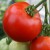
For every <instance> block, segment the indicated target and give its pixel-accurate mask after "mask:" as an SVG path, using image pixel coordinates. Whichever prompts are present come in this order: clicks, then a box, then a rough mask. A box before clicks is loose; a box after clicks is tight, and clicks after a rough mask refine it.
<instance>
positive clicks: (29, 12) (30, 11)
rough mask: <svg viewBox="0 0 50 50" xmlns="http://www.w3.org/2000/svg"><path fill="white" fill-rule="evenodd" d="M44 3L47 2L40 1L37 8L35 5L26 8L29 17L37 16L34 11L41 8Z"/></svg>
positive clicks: (44, 0)
mask: <svg viewBox="0 0 50 50" xmlns="http://www.w3.org/2000/svg"><path fill="white" fill-rule="evenodd" d="M44 2H46V0H42V1H40V2H39V3H38V4H37V5H36V6H34V5H30V6H28V7H27V8H26V12H27V13H28V14H29V15H31V16H33V15H34V14H35V12H34V10H35V9H36V8H37V7H39V6H40V5H41V4H42V3H44Z"/></svg>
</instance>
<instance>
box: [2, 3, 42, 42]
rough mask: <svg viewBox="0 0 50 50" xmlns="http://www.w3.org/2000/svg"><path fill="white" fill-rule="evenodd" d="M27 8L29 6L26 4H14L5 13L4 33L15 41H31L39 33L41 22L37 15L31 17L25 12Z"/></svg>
mask: <svg viewBox="0 0 50 50" xmlns="http://www.w3.org/2000/svg"><path fill="white" fill-rule="evenodd" d="M27 6H29V4H28V3H26V2H18V3H14V4H13V5H11V6H10V7H9V8H8V9H7V10H6V12H5V15H4V18H3V28H4V31H5V32H6V34H7V35H8V36H9V37H11V38H12V39H13V40H15V41H19V42H27V41H31V40H33V39H34V38H35V37H36V36H37V35H38V34H39V33H40V32H41V29H42V22H41V19H40V15H39V13H36V14H35V15H34V16H33V17H31V16H30V15H28V14H27V13H26V11H25V8H26V7H27Z"/></svg>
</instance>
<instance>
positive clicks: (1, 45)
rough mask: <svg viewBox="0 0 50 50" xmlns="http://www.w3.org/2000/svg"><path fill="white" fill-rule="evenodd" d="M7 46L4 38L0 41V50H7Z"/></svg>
mask: <svg viewBox="0 0 50 50" xmlns="http://www.w3.org/2000/svg"><path fill="white" fill-rule="evenodd" d="M8 48H9V47H8V45H7V44H6V38H3V39H2V40H0V50H8Z"/></svg>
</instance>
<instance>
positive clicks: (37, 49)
mask: <svg viewBox="0 0 50 50" xmlns="http://www.w3.org/2000/svg"><path fill="white" fill-rule="evenodd" d="M30 50H50V37H48V36H46V37H44V36H40V37H39V38H37V39H36V40H35V41H33V42H32V43H31V45H30Z"/></svg>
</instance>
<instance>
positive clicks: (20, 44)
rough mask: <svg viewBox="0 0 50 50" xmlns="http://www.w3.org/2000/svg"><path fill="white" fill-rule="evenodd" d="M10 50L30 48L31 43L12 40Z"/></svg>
mask: <svg viewBox="0 0 50 50" xmlns="http://www.w3.org/2000/svg"><path fill="white" fill-rule="evenodd" d="M9 50H29V43H27V42H15V41H12V42H11V43H10V45H9Z"/></svg>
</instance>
